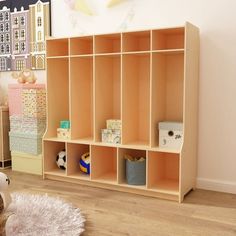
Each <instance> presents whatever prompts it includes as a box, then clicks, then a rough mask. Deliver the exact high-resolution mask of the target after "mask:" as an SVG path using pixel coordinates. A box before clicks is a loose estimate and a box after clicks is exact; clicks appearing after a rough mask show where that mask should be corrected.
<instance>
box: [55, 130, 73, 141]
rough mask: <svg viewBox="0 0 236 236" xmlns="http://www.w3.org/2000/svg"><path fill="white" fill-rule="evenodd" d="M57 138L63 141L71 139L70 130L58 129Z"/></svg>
mask: <svg viewBox="0 0 236 236" xmlns="http://www.w3.org/2000/svg"><path fill="white" fill-rule="evenodd" d="M57 137H58V138H62V139H70V129H64V128H58V129H57Z"/></svg>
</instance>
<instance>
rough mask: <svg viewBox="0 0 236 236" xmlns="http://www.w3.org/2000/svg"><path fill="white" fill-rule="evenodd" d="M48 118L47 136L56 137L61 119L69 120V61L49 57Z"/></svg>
mask: <svg viewBox="0 0 236 236" xmlns="http://www.w3.org/2000/svg"><path fill="white" fill-rule="evenodd" d="M47 77H48V80H47V90H48V93H47V106H48V111H47V120H48V129H47V135H46V137H56V136H57V128H59V126H60V121H61V120H69V61H68V59H64V58H57V59H54V58H53V59H47Z"/></svg>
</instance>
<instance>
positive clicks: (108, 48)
mask: <svg viewBox="0 0 236 236" xmlns="http://www.w3.org/2000/svg"><path fill="white" fill-rule="evenodd" d="M120 51H121V34H107V35H96V36H95V53H96V54H99V53H101V54H102V53H119V52H120Z"/></svg>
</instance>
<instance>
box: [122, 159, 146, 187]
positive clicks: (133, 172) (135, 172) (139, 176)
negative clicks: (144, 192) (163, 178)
mask: <svg viewBox="0 0 236 236" xmlns="http://www.w3.org/2000/svg"><path fill="white" fill-rule="evenodd" d="M126 180H127V184H130V185H145V184H146V159H145V160H144V161H130V160H126Z"/></svg>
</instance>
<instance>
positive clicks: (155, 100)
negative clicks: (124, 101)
mask: <svg viewBox="0 0 236 236" xmlns="http://www.w3.org/2000/svg"><path fill="white" fill-rule="evenodd" d="M151 87H152V95H151V99H152V107H151V144H152V146H153V147H158V146H159V143H158V140H159V130H158V124H159V122H161V121H178V122H183V101H184V97H183V94H184V93H183V88H184V54H183V53H170V54H162V53H153V54H152V85H151Z"/></svg>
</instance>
